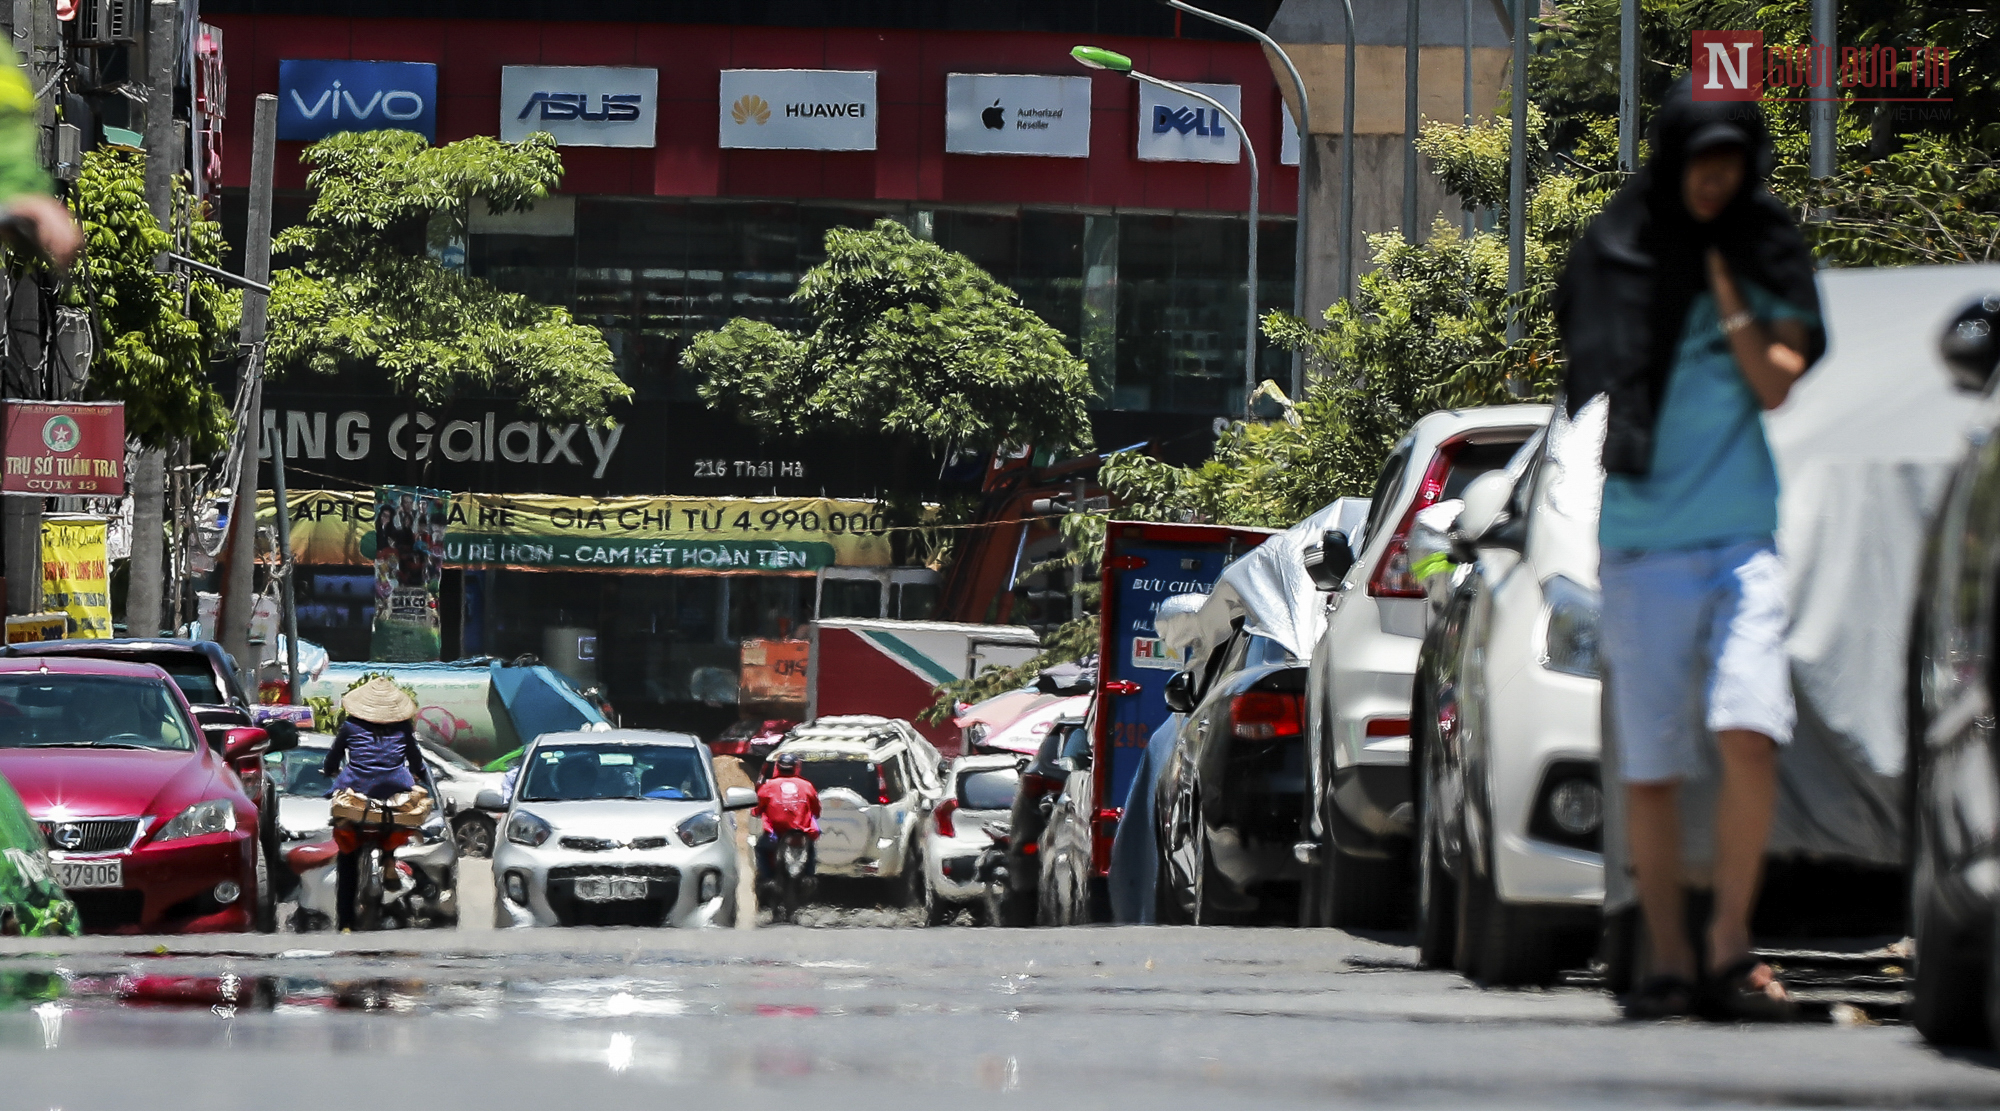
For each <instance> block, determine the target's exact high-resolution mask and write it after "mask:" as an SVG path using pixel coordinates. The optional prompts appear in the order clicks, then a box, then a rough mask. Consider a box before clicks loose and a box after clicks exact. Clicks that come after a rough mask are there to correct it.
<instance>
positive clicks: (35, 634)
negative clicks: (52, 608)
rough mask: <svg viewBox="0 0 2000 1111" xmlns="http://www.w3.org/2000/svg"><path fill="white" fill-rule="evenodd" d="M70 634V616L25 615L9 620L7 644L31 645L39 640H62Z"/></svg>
mask: <svg viewBox="0 0 2000 1111" xmlns="http://www.w3.org/2000/svg"><path fill="white" fill-rule="evenodd" d="M68 633H69V614H66V613H24V614H21V615H19V616H13V617H9V618H7V643H9V644H30V643H33V642H35V641H38V640H61V639H62V638H63V637H64V636H66V635H68Z"/></svg>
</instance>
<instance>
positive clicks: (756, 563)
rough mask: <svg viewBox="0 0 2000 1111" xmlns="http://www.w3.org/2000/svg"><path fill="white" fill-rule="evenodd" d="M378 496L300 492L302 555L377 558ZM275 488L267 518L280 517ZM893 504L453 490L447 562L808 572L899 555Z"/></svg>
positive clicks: (263, 514) (296, 542)
mask: <svg viewBox="0 0 2000 1111" xmlns="http://www.w3.org/2000/svg"><path fill="white" fill-rule="evenodd" d="M374 498H375V495H374V493H373V492H372V491H358V492H351V493H350V492H346V491H335V490H293V491H290V492H289V501H290V503H291V515H292V558H293V559H294V560H297V561H298V562H300V563H330V564H363V563H369V562H372V561H373V559H374V555H375V504H374ZM272 513H273V510H272V505H271V499H270V495H269V494H264V495H263V501H262V502H261V504H260V505H259V506H258V514H257V516H258V519H259V520H260V521H268V520H271V519H272ZM885 524H886V521H885V519H884V515H883V511H882V507H881V506H880V505H878V504H876V503H875V502H869V501H851V500H842V499H835V498H686V497H651V498H577V497H565V496H561V495H556V494H454V495H452V499H451V511H450V515H449V517H448V519H447V521H446V523H445V560H444V562H445V566H447V567H461V568H463V567H473V568H477V567H511V568H522V569H530V570H538V571H652V572H670V571H682V572H697V573H704V572H705V573H729V572H735V573H744V572H748V573H765V574H769V573H783V572H792V573H808V572H812V571H816V570H818V569H820V568H822V567H880V566H885V565H887V564H888V563H889V562H890V561H891V553H890V546H889V534H888V532H886V531H885V530H884V525H885Z"/></svg>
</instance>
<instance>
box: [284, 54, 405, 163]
mask: <svg viewBox="0 0 2000 1111" xmlns="http://www.w3.org/2000/svg"><path fill="white" fill-rule="evenodd" d="M386 130H397V131H414V132H416V133H417V134H419V135H422V136H423V137H424V138H426V139H431V140H435V139H436V138H437V67H436V66H435V65H432V64H431V63H429V62H351V61H346V60H337V59H332V58H294V59H288V60H281V61H279V63H278V138H280V139H291V140H295V141H297V142H303V143H310V142H312V141H314V140H316V139H324V138H326V137H327V136H328V135H332V134H335V133H336V132H341V131H386Z"/></svg>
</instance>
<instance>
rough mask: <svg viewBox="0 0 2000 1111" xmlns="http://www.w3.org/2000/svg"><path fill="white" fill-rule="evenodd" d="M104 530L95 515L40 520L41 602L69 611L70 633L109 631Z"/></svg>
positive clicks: (94, 635)
mask: <svg viewBox="0 0 2000 1111" xmlns="http://www.w3.org/2000/svg"><path fill="white" fill-rule="evenodd" d="M104 535H105V523H104V521H103V520H101V519H99V518H94V517H92V518H78V517H47V518H44V519H43V520H42V605H44V606H46V607H47V608H48V609H50V610H60V611H62V612H63V613H66V614H68V615H69V627H70V636H72V637H79V638H86V639H89V638H102V637H108V636H110V635H111V580H110V577H109V576H108V575H107V574H106V573H105V565H104V564H105V560H104Z"/></svg>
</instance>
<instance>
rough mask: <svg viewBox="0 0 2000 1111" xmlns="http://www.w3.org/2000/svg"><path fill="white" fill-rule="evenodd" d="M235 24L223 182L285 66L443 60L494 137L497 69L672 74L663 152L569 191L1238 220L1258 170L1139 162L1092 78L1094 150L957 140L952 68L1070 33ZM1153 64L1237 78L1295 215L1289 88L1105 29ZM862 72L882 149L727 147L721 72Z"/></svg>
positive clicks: (1211, 57) (1241, 63)
mask: <svg viewBox="0 0 2000 1111" xmlns="http://www.w3.org/2000/svg"><path fill="white" fill-rule="evenodd" d="M208 20H209V22H211V23H213V24H214V25H216V26H218V27H220V28H222V30H223V31H224V33H225V51H224V61H225V66H226V68H227V72H228V77H229V95H228V100H227V103H228V114H227V118H226V121H225V125H224V132H223V133H224V155H223V167H224V176H223V182H222V184H223V185H224V186H225V187H238V188H240V187H242V186H244V185H246V184H247V183H248V178H249V171H250V155H249V150H250V121H251V115H252V107H253V103H254V100H255V97H256V96H257V94H259V93H276V92H277V91H278V63H279V61H280V60H281V59H287V58H345V59H356V60H378V61H409V62H430V63H433V64H435V65H436V66H437V67H438V99H439V105H438V141H440V142H448V141H451V140H454V139H461V138H465V137H467V136H472V135H496V134H498V132H499V119H500V68H501V67H502V66H510V65H591V66H643V67H653V68H657V69H658V70H659V81H660V85H659V126H658V133H657V136H658V137H657V145H656V146H655V147H654V148H653V149H651V150H612V149H602V148H565V149H564V152H563V158H564V164H565V166H566V169H567V172H566V174H565V177H564V180H563V186H562V189H563V192H565V193H572V194H598V195H623V196H659V197H758V198H818V199H833V200H853V201H910V202H932V203H937V204H943V205H1035V206H1056V207H1078V208H1100V209H1120V210H1132V209H1140V210H1153V211H1206V212H1218V213H1220V212H1243V211H1244V210H1245V208H1246V207H1247V200H1248V191H1249V178H1250V174H1249V169H1248V166H1247V164H1244V163H1238V164H1236V165H1204V164H1198V163H1176V162H1141V161H1139V159H1138V157H1137V155H1136V151H1135V147H1136V134H1137V122H1136V120H1135V116H1136V114H1137V110H1138V86H1137V83H1136V82H1134V81H1132V80H1131V79H1129V78H1126V77H1122V76H1119V75H1115V74H1109V73H1102V72H1099V73H1094V74H1091V77H1092V80H1093V82H1094V86H1093V88H1092V90H1091V94H1092V95H1091V133H1090V134H1091V138H1090V146H1091V155H1090V157H1089V158H1088V159H1067V158H1040V157H1023V156H993V155H953V154H946V153H945V152H944V99H945V74H947V73H1022V74H1062V75H1072V74H1083V73H1086V72H1088V71H1085V70H1083V69H1082V67H1080V66H1078V65H1077V64H1076V63H1075V62H1074V61H1072V60H1071V59H1070V57H1069V50H1070V48H1071V47H1072V46H1075V45H1077V43H1076V41H1074V40H1073V37H1071V36H1064V35H1057V34H1046V33H1034V32H994V33H975V32H962V31H908V30H868V29H858V28H783V27H716V26H684V25H662V24H646V23H581V22H579V23H558V22H515V21H485V20H464V19H452V20H445V19H361V18H320V17H312V16H295V15H282V16H271V15H211V16H209V17H208ZM1092 45H1097V46H1105V47H1109V48H1111V49H1113V50H1117V51H1120V52H1122V53H1125V54H1127V55H1129V56H1131V58H1132V59H1133V61H1134V63H1135V65H1136V66H1137V67H1138V68H1139V69H1141V70H1143V71H1145V72H1148V73H1152V74H1155V75H1157V76H1160V77H1163V78H1166V79H1168V80H1173V81H1181V82H1212V83H1218V84H1234V85H1240V86H1241V87H1242V89H1243V117H1244V119H1243V125H1244V127H1245V129H1246V130H1247V131H1248V132H1249V134H1250V138H1251V142H1252V143H1253V144H1254V145H1255V146H1256V147H1257V151H1258V160H1259V164H1260V168H1261V170H1262V171H1263V196H1262V198H1261V205H1262V207H1263V210H1264V211H1265V212H1266V213H1268V214H1270V215H1273V216H1289V215H1290V214H1292V213H1293V211H1294V210H1295V207H1296V200H1297V191H1298V184H1297V182H1298V179H1297V171H1296V169H1295V168H1294V167H1290V166H1280V165H1278V149H1279V139H1280V128H1281V127H1282V126H1283V122H1282V119H1283V117H1282V115H1281V112H1280V107H1279V105H1280V97H1279V94H1278V87H1277V84H1276V82H1275V81H1274V80H1273V78H1272V75H1271V70H1270V67H1269V66H1268V64H1267V63H1266V62H1265V59H1264V56H1263V53H1262V52H1261V50H1260V49H1259V48H1257V47H1256V46H1254V45H1253V44H1250V43H1247V42H1246V43H1230V42H1213V41H1202V40H1195V39H1155V38H1129V37H1120V36H1110V37H1105V38H1102V39H1100V40H1098V41H1095V42H1093V43H1092ZM787 68H796V69H855V70H873V71H875V72H876V74H877V82H878V103H879V119H878V123H877V149H875V150H874V151H866V152H819V151H749V150H722V149H720V148H719V146H718V143H717V123H716V121H717V118H718V111H719V108H718V86H719V80H720V79H719V74H720V72H721V71H722V70H724V69H787ZM299 147H300V144H296V143H284V144H281V150H280V152H279V170H278V183H277V184H278V188H280V189H300V188H303V187H304V185H305V175H304V171H303V169H302V168H301V167H300V166H299V164H298V159H297V154H298V150H299Z"/></svg>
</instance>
